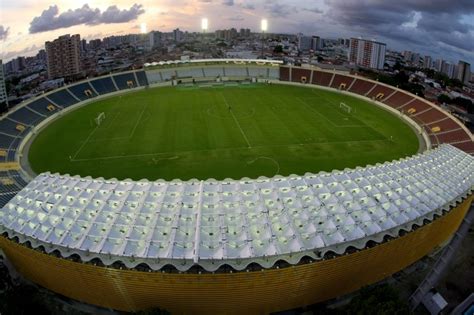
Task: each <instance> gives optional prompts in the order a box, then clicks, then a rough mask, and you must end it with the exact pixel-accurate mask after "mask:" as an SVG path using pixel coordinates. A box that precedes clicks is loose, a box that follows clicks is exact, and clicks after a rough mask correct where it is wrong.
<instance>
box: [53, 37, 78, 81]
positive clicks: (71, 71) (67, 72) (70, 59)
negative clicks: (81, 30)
mask: <svg viewBox="0 0 474 315" xmlns="http://www.w3.org/2000/svg"><path fill="white" fill-rule="evenodd" d="M80 47H81V38H80V36H79V35H78V34H76V35H72V36H70V35H69V34H67V35H63V36H60V37H58V38H57V39H55V40H53V41H52V42H49V41H48V42H46V43H45V48H46V56H47V66H48V76H49V78H50V79H54V78H59V77H69V76H75V75H78V74H80V72H81V63H80V53H81V50H80Z"/></svg>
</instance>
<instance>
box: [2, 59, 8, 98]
mask: <svg viewBox="0 0 474 315" xmlns="http://www.w3.org/2000/svg"><path fill="white" fill-rule="evenodd" d="M3 103H7V106H8V95H7V89H6V86H5V75H4V73H3V63H2V60H1V59H0V104H3Z"/></svg>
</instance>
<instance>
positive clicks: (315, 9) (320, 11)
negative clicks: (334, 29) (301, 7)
mask: <svg viewBox="0 0 474 315" xmlns="http://www.w3.org/2000/svg"><path fill="white" fill-rule="evenodd" d="M305 11H309V12H313V13H316V14H323V13H324V11H323V10H321V9H320V8H312V9H305Z"/></svg>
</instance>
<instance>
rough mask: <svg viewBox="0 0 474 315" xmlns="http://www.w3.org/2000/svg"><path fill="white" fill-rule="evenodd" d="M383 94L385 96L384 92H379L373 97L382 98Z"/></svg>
mask: <svg viewBox="0 0 474 315" xmlns="http://www.w3.org/2000/svg"><path fill="white" fill-rule="evenodd" d="M384 96H385V94H383V93H379V94H377V96H376V97H375V98H376V99H378V100H380V99H382V98H383V97H384Z"/></svg>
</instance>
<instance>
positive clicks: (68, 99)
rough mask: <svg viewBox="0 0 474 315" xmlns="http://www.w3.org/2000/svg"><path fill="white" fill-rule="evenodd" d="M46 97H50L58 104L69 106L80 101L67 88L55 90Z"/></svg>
mask: <svg viewBox="0 0 474 315" xmlns="http://www.w3.org/2000/svg"><path fill="white" fill-rule="evenodd" d="M46 97H47V98H49V99H50V100H51V101H53V102H54V103H55V104H56V105H59V106H61V107H68V106H71V105H74V104H76V103H79V102H78V101H77V100H76V99H75V98H74V97H73V96H72V95H71V94H69V92H68V91H66V90H65V89H63V90H59V91H57V92H54V93H52V94H49V95H47V96H46Z"/></svg>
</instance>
